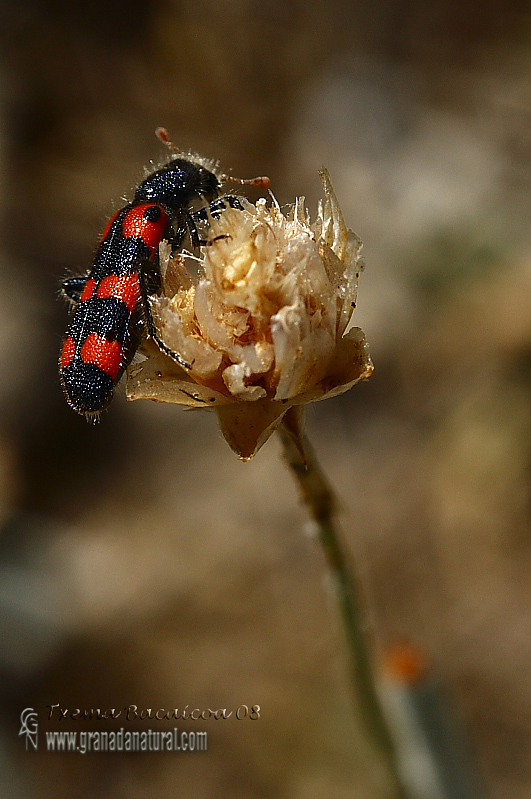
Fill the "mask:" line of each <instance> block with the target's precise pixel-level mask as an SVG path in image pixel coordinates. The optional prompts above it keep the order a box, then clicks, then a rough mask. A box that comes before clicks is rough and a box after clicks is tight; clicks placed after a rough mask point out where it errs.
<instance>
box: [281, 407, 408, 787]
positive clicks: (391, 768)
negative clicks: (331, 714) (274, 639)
mask: <svg viewBox="0 0 531 799" xmlns="http://www.w3.org/2000/svg"><path fill="white" fill-rule="evenodd" d="M302 414H303V409H302V408H300V407H295V408H291V409H290V410H289V411H288V412H287V413H286V414H285V416H284V418H283V420H282V423H281V425H280V427H279V433H280V436H281V439H282V443H283V446H284V454H285V458H286V461H287V463H288V465H289V466H290V468H291V470H292V472H293V474H294V476H295V479H296V480H297V482H298V484H299V488H300V491H301V494H302V498H303V501H304V503H305V505H306V506H307V508H308V511H309V513H310V516H311V518H312V519H313V521H314V522H315V523H316V525H317V528H318V535H319V541H320V542H321V546H322V548H323V551H324V555H325V558H326V562H327V565H328V569H329V572H330V575H331V577H332V581H333V585H334V589H335V596H336V599H337V603H338V606H339V610H340V613H341V617H342V619H343V623H344V626H345V632H346V636H347V643H348V649H349V654H350V663H351V674H352V680H353V684H354V691H355V698H356V702H357V705H358V707H359V713H360V716H361V721H362V724H363V726H364V730H365V733H366V735H367V737H368V738H369V740H370V741H371V742H372V743H373V745H374V747H375V748H376V750H377V751H378V752H379V753H380V756H381V757H382V759H383V761H384V762H385V764H386V766H387V769H388V772H389V775H390V777H391V779H392V781H393V783H394V795H395V796H396V797H397V798H398V797H399V798H400V799H406V796H407V794H406V791H405V789H404V787H403V785H402V781H401V778H400V775H399V771H398V763H397V756H396V751H395V746H394V742H393V739H392V737H391V733H390V732H389V729H388V726H387V722H386V719H385V716H384V713H383V710H382V707H381V705H380V701H379V698H378V693H377V690H376V685H375V680H374V672H373V669H372V664H371V658H370V654H369V650H368V646H367V641H366V638H365V634H364V630H366V628H367V623H366V615H365V613H364V607H363V603H362V600H361V595H360V590H359V589H358V587H357V585H356V584H355V582H354V579H353V576H352V574H351V573H350V572H349V569H348V567H347V562H346V558H345V554H344V552H343V548H342V544H341V541H340V534H339V530H338V525H337V522H336V519H335V516H336V507H337V505H336V500H335V496H334V492H333V490H332V488H331V486H330V484H329V482H328V480H327V478H326V477H325V475H324V473H323V472H322V470H321V468H320V466H319V463H318V462H317V459H316V456H315V453H314V451H313V448H312V446H311V444H310V442H309V440H308V438H307V437H306V435H305V434H304V432H303V416H302Z"/></svg>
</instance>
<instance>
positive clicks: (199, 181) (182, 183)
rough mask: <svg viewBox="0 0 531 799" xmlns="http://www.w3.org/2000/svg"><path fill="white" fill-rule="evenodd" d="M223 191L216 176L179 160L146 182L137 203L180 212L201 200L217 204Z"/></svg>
mask: <svg viewBox="0 0 531 799" xmlns="http://www.w3.org/2000/svg"><path fill="white" fill-rule="evenodd" d="M220 189H221V184H220V182H219V180H218V178H217V177H216V176H215V175H214V173H213V172H210V171H209V170H208V169H206V168H205V167H204V166H200V164H196V163H194V162H193V161H188V160H186V159H185V158H175V159H174V160H173V161H170V163H169V164H166V166H163V167H162V169H158V170H157V171H156V172H153V173H152V174H151V175H149V177H147V178H146V179H145V180H143V181H142V183H141V184H140V186H139V187H138V189H137V190H136V194H135V200H136V201H140V202H143V201H146V202H157V203H160V204H161V205H165V206H167V207H168V208H172V209H175V210H178V209H180V208H188V206H189V205H190V203H191V202H192V201H193V200H195V199H197V198H198V197H204V198H205V199H206V200H213V199H215V198H216V197H217V196H218V195H219V193H220Z"/></svg>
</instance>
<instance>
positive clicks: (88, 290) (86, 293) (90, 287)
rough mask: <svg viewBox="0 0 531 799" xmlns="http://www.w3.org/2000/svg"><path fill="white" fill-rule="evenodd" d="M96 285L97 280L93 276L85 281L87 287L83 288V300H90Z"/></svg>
mask: <svg viewBox="0 0 531 799" xmlns="http://www.w3.org/2000/svg"><path fill="white" fill-rule="evenodd" d="M95 285H96V281H95V280H94V279H93V278H90V279H89V280H87V282H86V283H85V288H84V289H83V294H82V295H81V302H85V301H86V300H90V298H91V297H92V295H93V294H94V287H95Z"/></svg>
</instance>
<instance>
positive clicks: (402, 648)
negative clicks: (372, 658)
mask: <svg viewBox="0 0 531 799" xmlns="http://www.w3.org/2000/svg"><path fill="white" fill-rule="evenodd" d="M384 667H385V670H386V671H387V673H388V674H389V675H390V676H391V677H394V678H395V679H396V680H398V681H400V682H402V683H406V684H407V685H415V684H416V683H418V682H421V681H422V680H423V679H424V678H425V676H426V673H427V671H428V662H427V659H426V658H425V657H424V656H423V655H422V653H421V652H420V651H419V650H418V649H417V647H415V646H413V644H409V643H401V644H396V645H395V646H392V647H389V648H388V649H387V650H386V652H385V653H384Z"/></svg>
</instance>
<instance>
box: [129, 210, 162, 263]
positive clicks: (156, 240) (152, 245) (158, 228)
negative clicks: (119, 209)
mask: <svg viewBox="0 0 531 799" xmlns="http://www.w3.org/2000/svg"><path fill="white" fill-rule="evenodd" d="M148 208H160V210H161V214H160V216H159V218H158V219H157V221H156V222H151V221H150V220H149V219H146V218H145V216H144V214H145V212H146V211H147V210H148ZM167 226H168V217H167V216H166V212H165V211H164V209H163V208H161V206H160V205H156V204H154V203H143V204H142V205H135V206H134V208H131V210H130V211H128V212H127V214H126V217H125V219H124V221H123V224H122V230H123V234H124V236H125V237H126V238H138V239H142V241H143V242H144V244H145V245H146V246H147V247H149V249H150V250H151V256H152V257H153V256H154V255H155V253H156V252H157V249H158V246H159V244H160V242H161V241H162V239H163V238H164V233H165V232H166V228H167Z"/></svg>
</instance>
